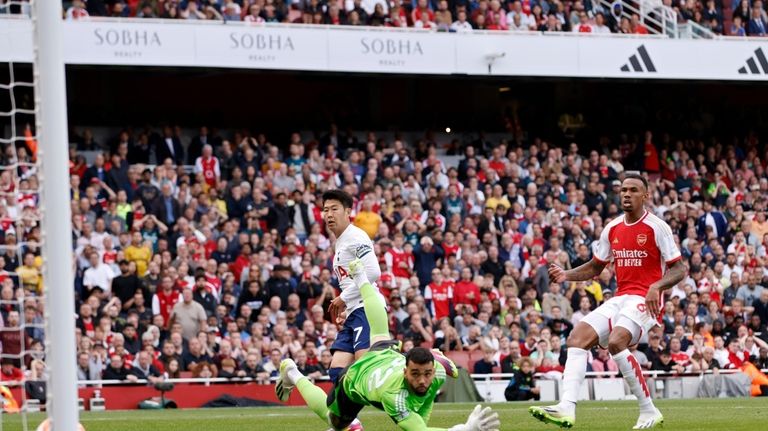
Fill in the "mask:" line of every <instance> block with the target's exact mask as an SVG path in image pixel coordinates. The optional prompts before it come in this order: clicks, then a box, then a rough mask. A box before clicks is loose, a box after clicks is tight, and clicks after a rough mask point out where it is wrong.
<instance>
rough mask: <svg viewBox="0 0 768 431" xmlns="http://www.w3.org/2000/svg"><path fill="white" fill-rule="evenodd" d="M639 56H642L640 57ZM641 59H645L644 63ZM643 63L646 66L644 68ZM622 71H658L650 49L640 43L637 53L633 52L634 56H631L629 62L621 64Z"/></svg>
mask: <svg viewBox="0 0 768 431" xmlns="http://www.w3.org/2000/svg"><path fill="white" fill-rule="evenodd" d="M638 56H640V58H639V59H638ZM640 60H642V61H643V64H642V65H641V64H640ZM643 65H644V66H645V69H643ZM621 71H622V72H656V66H654V65H653V61H652V60H651V56H650V55H648V51H647V50H646V49H645V45H640V47H639V48H637V53H636V54H632V57H629V63H627V64H625V65H624V66H621Z"/></svg>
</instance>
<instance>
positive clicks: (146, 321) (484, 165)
mask: <svg viewBox="0 0 768 431" xmlns="http://www.w3.org/2000/svg"><path fill="white" fill-rule="evenodd" d="M71 140H72V141H73V142H74V144H73V146H72V150H71V162H70V166H71V171H70V172H71V179H70V186H71V198H72V199H71V208H72V213H73V218H72V220H71V227H72V245H73V247H72V250H73V262H72V264H73V267H74V268H75V273H76V283H75V286H74V290H73V293H74V295H75V297H76V300H77V312H78V316H77V325H76V331H77V351H78V357H77V363H78V376H79V378H80V379H81V380H97V379H101V378H104V379H118V380H126V381H135V380H138V379H148V380H150V381H154V380H157V379H163V378H169V377H180V376H195V377H252V378H255V379H257V380H259V381H263V382H266V381H267V380H268V379H269V378H270V377H274V376H275V375H276V373H277V370H278V366H279V363H280V361H281V359H283V358H286V357H292V358H293V359H294V360H295V361H296V362H297V364H298V365H299V368H300V369H301V370H302V372H304V373H306V374H308V375H310V376H312V377H320V376H323V375H325V374H326V372H327V370H328V367H329V364H330V359H331V353H330V351H329V346H330V345H331V343H332V342H333V340H334V338H335V336H336V333H337V327H336V325H335V324H334V323H333V322H330V321H329V315H328V312H327V310H328V305H329V303H330V301H331V300H332V299H333V298H334V297H335V296H336V295H337V294H338V290H337V289H336V280H335V278H334V274H333V273H332V271H331V270H330V268H331V263H330V262H331V258H332V256H333V249H332V247H333V241H334V239H333V238H331V237H330V236H329V232H328V231H327V230H326V229H325V227H324V225H323V220H322V217H321V214H320V208H321V206H322V201H321V195H322V192H323V191H326V190H329V189H334V188H341V189H343V190H345V191H347V192H349V193H350V194H351V195H352V196H354V197H355V207H354V211H353V217H354V223H355V224H356V225H357V226H359V227H360V228H362V229H363V230H365V231H366V232H367V233H368V234H369V235H370V236H371V238H372V239H374V243H375V252H376V256H378V258H379V260H380V263H381V272H382V276H381V278H380V279H379V280H378V286H379V288H380V289H381V290H382V292H383V293H384V295H385V297H386V298H387V299H388V302H389V304H388V305H389V316H390V330H391V332H392V333H393V334H394V335H395V336H396V337H398V338H399V339H401V340H403V342H404V346H405V348H406V349H409V348H410V347H412V346H415V345H429V346H434V347H436V348H440V349H442V350H444V351H446V352H448V354H449V355H452V356H454V357H458V356H461V355H465V357H466V355H471V358H472V361H471V362H470V363H465V364H464V365H465V366H467V367H469V368H470V371H471V372H475V373H480V374H482V373H491V372H494V371H496V372H498V371H501V372H508V373H515V378H514V379H512V381H513V382H517V384H514V385H513V384H511V385H510V388H509V389H508V393H509V395H508V396H509V397H510V399H526V398H530V397H535V396H536V393H535V392H536V389H535V388H533V387H532V386H531V385H530V384H529V383H530V381H531V380H530V379H532V376H533V373H534V372H536V373H541V375H546V376H555V377H556V376H558V375H559V373H561V372H562V367H563V364H564V361H565V353H566V349H565V348H564V343H565V339H566V337H567V336H568V333H569V331H570V330H571V329H572V328H573V327H574V325H575V324H576V323H578V322H579V320H580V319H582V318H583V317H584V315H586V314H587V313H589V312H590V311H591V310H593V309H595V307H597V306H598V305H599V304H601V303H602V302H603V301H605V300H607V299H608V298H610V297H611V296H612V295H613V294H614V292H615V290H616V286H615V279H614V277H613V270H612V267H611V266H610V265H609V266H607V267H606V269H605V270H604V271H603V273H602V274H601V275H600V276H599V277H598V278H597V279H595V280H592V281H590V282H578V283H571V284H563V285H561V284H557V283H550V281H549V278H548V276H547V266H548V265H549V264H550V263H557V264H559V265H562V266H563V267H565V268H572V267H575V266H578V265H580V264H582V263H584V262H587V261H588V260H589V259H590V258H591V247H590V244H591V243H592V242H593V241H594V240H595V239H596V238H597V237H598V236H599V235H600V232H601V230H602V229H603V226H605V225H606V224H607V222H608V221H609V220H610V219H612V218H614V217H617V216H621V213H620V211H619V203H618V198H619V196H618V191H619V185H620V181H621V178H622V175H623V173H624V172H625V171H627V170H640V171H643V172H645V173H646V174H647V175H648V177H649V179H650V199H649V201H648V202H647V205H648V210H649V211H653V212H654V213H655V214H657V215H658V216H659V217H662V218H663V219H664V220H666V221H667V222H668V223H669V224H670V226H671V228H672V230H673V232H674V233H675V236H676V239H677V241H678V243H679V247H680V248H681V250H682V253H683V256H684V261H685V264H686V266H687V267H688V268H689V275H688V276H687V277H686V279H685V280H684V281H682V282H681V283H680V284H679V285H677V286H676V287H675V288H674V289H672V290H671V291H669V292H668V296H667V300H666V308H665V312H664V318H663V322H664V325H663V326H661V327H659V328H657V329H656V330H653V331H651V332H650V334H646V335H645V336H644V338H643V339H642V340H641V343H640V344H639V345H638V346H635V347H634V348H633V354H635V355H636V356H637V358H638V361H639V362H640V364H641V365H642V366H643V367H645V368H646V369H648V370H665V371H671V372H676V373H689V372H693V373H695V372H700V371H702V370H709V369H712V368H738V367H739V366H741V365H742V364H743V363H745V362H751V363H753V364H754V365H756V366H757V367H758V368H766V367H768V345H766V343H765V341H766V339H768V338H767V337H768V332H767V331H766V330H765V329H766V323H767V322H768V289H766V288H764V287H763V286H765V283H766V281H767V280H768V270H767V268H768V267H766V263H768V262H767V261H766V259H767V256H766V250H767V248H768V221H767V220H766V202H765V198H766V196H768V174H766V160H768V153H767V152H766V148H765V146H764V144H762V143H760V142H759V140H758V138H757V137H756V136H749V137H747V138H745V139H744V140H743V141H739V142H734V143H733V144H726V143H721V142H717V141H714V140H713V141H712V142H706V143H705V142H703V141H698V140H675V139H673V138H672V137H670V136H669V135H663V136H662V137H661V138H660V139H657V138H655V137H654V136H653V134H652V133H651V132H646V133H645V135H644V136H642V137H639V138H638V139H637V140H632V139H631V138H626V139H622V140H621V141H619V142H610V141H604V142H602V145H601V147H602V148H604V149H605V150H604V152H600V151H597V150H591V151H580V148H579V145H578V144H576V143H571V144H570V145H567V146H565V147H558V146H555V145H553V144H551V143H550V142H547V141H545V140H541V139H534V140H533V141H531V142H528V143H526V144H525V145H520V144H518V143H516V142H512V141H505V140H501V141H493V142H492V141H489V140H488V139H486V138H484V137H483V136H482V135H481V136H480V137H479V138H478V139H476V140H474V141H468V142H460V141H458V140H454V141H452V142H450V143H448V142H438V141H436V140H435V138H434V137H433V135H432V134H430V133H427V134H426V135H425V136H424V138H423V139H419V140H418V141H417V142H403V141H402V140H400V139H393V140H385V139H380V138H379V137H377V135H376V133H373V132H370V133H367V134H362V135H360V137H358V136H355V135H351V134H350V135H347V134H344V133H340V132H339V131H338V129H337V128H336V127H335V126H333V125H332V126H331V127H330V130H329V132H327V133H324V134H319V135H318V136H317V138H316V139H307V140H304V139H302V136H301V135H300V134H299V133H293V134H292V135H291V136H290V138H289V139H288V140H287V142H282V141H280V142H273V141H270V137H268V136H265V135H263V134H250V133H249V132H248V131H235V132H232V133H227V134H224V133H221V134H219V133H218V132H212V131H211V130H209V129H208V128H206V127H202V128H200V130H199V133H197V134H196V136H192V137H190V136H184V135H183V133H182V132H181V129H180V128H173V127H163V128H160V129H158V130H152V129H146V130H142V131H136V132H134V131H123V132H121V133H120V134H119V135H118V136H117V137H116V138H115V139H114V140H111V141H110V142H97V141H96V140H95V139H94V137H93V134H92V133H91V132H90V131H89V130H84V131H83V133H82V134H80V133H78V132H77V131H72V132H71ZM83 151H92V152H93V151H95V152H97V153H98V155H97V156H96V157H95V158H94V160H93V162H92V163H88V162H86V159H85V157H84V156H83V153H82V152H83ZM443 153H446V154H449V155H456V156H459V159H460V161H459V162H458V164H457V165H455V166H448V165H446V163H445V162H443V161H442V160H441V157H440V154H443ZM35 156H36V145H35V144H34V141H33V140H32V139H31V138H29V139H27V141H26V142H17V144H16V145H15V146H10V145H6V146H5V147H4V148H3V152H2V157H1V160H0V166H2V168H0V193H2V200H0V228H1V229H0V236H1V237H2V242H1V244H3V246H2V249H1V250H0V251H1V253H0V269H2V270H3V272H2V273H0V283H2V287H1V288H0V317H2V322H1V323H2V326H3V329H2V331H0V341H1V342H2V354H3V361H2V362H3V367H2V373H0V379H2V380H17V379H18V378H19V377H20V375H21V373H22V370H23V371H24V372H27V373H29V375H30V376H31V375H32V374H31V373H34V375H35V376H44V375H45V372H46V371H45V363H44V362H43V359H44V358H43V357H42V350H43V348H42V346H43V342H44V337H45V333H44V331H43V330H42V322H43V311H44V310H43V304H42V301H40V300H39V295H40V293H41V289H42V286H43V285H44V284H46V285H47V286H48V288H52V289H56V288H67V289H68V288H71V287H70V286H63V285H58V284H57V281H56V280H43V279H42V273H41V265H42V258H41V255H40V248H39V247H38V244H37V240H38V239H39V238H40V228H39V226H38V225H37V220H39V216H40V213H39V210H38V200H39V178H38V177H39V172H37V170H36V168H35V167H34V163H33V162H34V159H35ZM185 165H187V166H186V167H185ZM48 211H49V213H48V216H49V217H51V216H52V217H55V211H54V212H53V213H51V211H53V210H51V209H49V210H48ZM467 352H469V353H467ZM590 369H591V370H594V371H615V370H616V365H615V363H613V361H612V360H611V359H610V355H608V354H607V352H606V351H605V350H600V349H597V350H595V351H594V352H593V353H592V359H591V360H590ZM526 382H527V383H526Z"/></svg>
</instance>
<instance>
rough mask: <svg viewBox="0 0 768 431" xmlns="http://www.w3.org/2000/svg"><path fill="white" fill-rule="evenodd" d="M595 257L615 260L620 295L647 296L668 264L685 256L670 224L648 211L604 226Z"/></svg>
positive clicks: (618, 219) (603, 260) (600, 260)
mask: <svg viewBox="0 0 768 431" xmlns="http://www.w3.org/2000/svg"><path fill="white" fill-rule="evenodd" d="M594 256H595V259H596V260H597V261H599V262H603V263H607V262H608V261H610V260H613V263H614V267H615V270H616V283H617V285H618V290H617V291H616V295H617V296H618V295H640V296H645V295H646V294H647V293H648V288H649V287H650V285H651V284H653V283H655V282H657V281H659V280H660V279H661V277H662V276H663V275H664V272H665V271H666V269H667V266H669V265H671V264H672V263H674V262H677V261H678V260H680V259H681V256H680V249H678V248H677V245H676V244H675V238H674V235H673V234H672V229H670V227H669V225H668V224H667V223H666V222H664V221H663V220H661V219H660V218H658V217H656V216H655V215H653V214H651V213H649V212H648V211H646V212H645V214H644V215H643V216H642V217H641V218H640V220H638V221H636V222H635V223H632V224H627V223H625V222H624V217H616V218H615V219H613V220H612V221H611V222H610V223H608V225H607V226H606V227H605V229H603V232H602V234H601V235H600V240H599V241H597V243H596V245H595V247H594Z"/></svg>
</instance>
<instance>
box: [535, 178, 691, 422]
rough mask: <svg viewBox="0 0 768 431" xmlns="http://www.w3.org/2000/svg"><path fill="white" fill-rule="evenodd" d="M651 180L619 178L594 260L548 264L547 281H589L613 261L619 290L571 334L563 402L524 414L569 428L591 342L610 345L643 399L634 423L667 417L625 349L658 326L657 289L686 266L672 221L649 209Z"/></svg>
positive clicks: (659, 295) (673, 282) (674, 279)
mask: <svg viewBox="0 0 768 431" xmlns="http://www.w3.org/2000/svg"><path fill="white" fill-rule="evenodd" d="M647 198H648V182H647V181H646V179H645V178H644V177H642V176H640V175H636V174H628V175H626V177H625V178H624V181H623V182H622V183H621V206H622V210H623V211H624V216H623V217H617V218H616V219H614V220H612V221H611V222H610V223H608V225H606V226H605V228H604V229H603V232H602V234H601V235H600V239H599V240H598V242H597V243H596V244H595V245H594V255H593V257H592V260H590V261H589V262H587V263H585V264H584V265H581V266H579V267H578V268H574V269H571V270H568V271H565V270H563V268H561V267H559V266H557V265H554V264H553V265H551V266H550V267H549V276H550V278H551V279H552V281H554V282H557V283H563V282H565V281H583V280H590V279H592V278H593V277H595V276H597V275H598V274H600V273H601V272H602V271H603V268H605V266H606V265H607V264H608V263H609V261H611V260H613V263H614V267H615V270H616V282H617V285H618V290H617V292H616V296H614V297H613V298H611V299H609V300H608V301H606V302H605V303H604V304H603V305H601V306H600V307H598V308H597V309H596V310H595V311H593V312H592V313H590V314H588V315H587V316H586V317H584V318H583V319H582V320H581V321H580V322H579V324H578V325H576V328H575V329H574V331H573V332H571V335H570V336H569V337H568V341H567V345H568V360H567V361H566V363H565V372H564V374H563V389H564V391H563V397H562V399H561V401H560V404H557V405H553V406H534V407H531V408H530V409H529V412H530V413H531V414H532V415H533V416H534V417H535V418H537V419H539V420H541V421H543V422H545V423H552V424H555V425H558V426H561V427H566V428H570V427H572V426H573V425H574V423H575V422H576V400H577V397H578V393H579V388H580V386H581V384H582V382H583V381H584V375H585V372H586V368H587V351H588V350H589V349H592V348H593V347H595V346H596V345H598V344H599V345H601V346H607V347H608V350H609V351H610V353H611V355H612V356H613V359H614V360H615V361H616V363H617V364H618V366H619V370H621V374H622V375H623V376H624V380H625V381H626V382H627V384H628V385H629V388H630V389H631V391H632V393H633V394H634V395H635V396H636V397H637V399H638V402H639V404H640V417H639V418H638V420H637V423H636V424H635V426H634V428H633V429H649V428H655V427H656V426H657V425H660V424H662V423H663V422H664V417H663V416H662V415H661V412H660V411H659V410H658V409H657V408H656V407H655V406H654V405H653V401H652V400H651V394H650V391H649V390H648V386H647V385H646V383H645V378H643V374H642V370H641V368H640V365H639V364H638V362H637V360H636V359H635V357H634V356H632V354H631V353H630V352H629V349H628V347H629V346H631V345H632V344H635V343H637V342H638V340H639V339H640V336H641V335H642V334H643V332H644V331H648V330H649V329H651V328H652V327H654V326H656V325H658V324H659V322H660V319H661V310H660V304H664V301H663V298H662V292H663V291H664V290H666V289H669V288H671V287H672V286H674V285H676V284H677V283H678V282H680V281H681V280H682V279H683V277H685V272H686V271H685V266H684V265H683V263H682V261H681V256H680V250H679V249H678V247H677V245H676V244H675V240H674V236H673V234H672V230H671V229H670V227H669V225H668V224H667V223H665V222H664V221H663V220H661V219H660V218H658V217H656V216H655V215H653V214H652V213H650V212H648V211H647V210H646V209H645V207H644V205H643V203H644V202H645V200H646V199H647Z"/></svg>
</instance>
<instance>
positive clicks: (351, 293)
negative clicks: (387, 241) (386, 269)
mask: <svg viewBox="0 0 768 431" xmlns="http://www.w3.org/2000/svg"><path fill="white" fill-rule="evenodd" d="M334 250H335V253H334V255H333V272H334V273H335V274H336V278H338V280H339V287H340V288H341V299H343V300H344V304H346V306H347V316H349V315H350V314H351V313H352V312H353V311H355V310H357V309H358V308H360V307H362V306H363V297H362V296H361V295H360V288H358V287H357V285H356V284H355V282H354V280H352V276H351V275H350V274H349V263H350V262H352V261H353V260H355V259H360V260H362V261H363V264H364V265H365V274H366V275H367V276H368V280H369V281H370V282H371V284H372V285H373V287H374V288H375V289H376V291H377V292H378V287H376V281H377V280H378V279H379V276H380V275H381V269H380V268H379V261H378V260H377V259H376V255H375V254H374V252H373V241H371V238H370V237H369V236H368V234H367V233H365V231H363V230H362V229H360V228H359V227H357V226H355V225H353V224H350V225H349V226H347V228H346V229H344V232H342V233H341V235H340V236H339V237H338V238H337V239H336V244H335V245H334Z"/></svg>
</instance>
